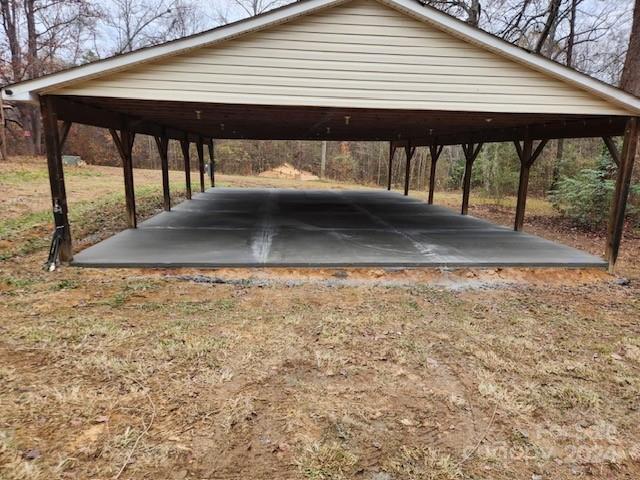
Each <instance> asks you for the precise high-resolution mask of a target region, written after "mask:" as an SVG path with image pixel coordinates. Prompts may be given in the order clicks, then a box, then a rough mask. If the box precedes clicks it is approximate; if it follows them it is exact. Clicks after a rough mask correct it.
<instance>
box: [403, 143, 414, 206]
mask: <svg viewBox="0 0 640 480" xmlns="http://www.w3.org/2000/svg"><path fill="white" fill-rule="evenodd" d="M404 153H405V157H406V162H405V168H404V196H405V197H406V196H407V195H409V184H410V183H411V159H412V158H413V155H414V154H415V153H416V147H412V146H411V143H409V144H408V145H407V146H406V147H404Z"/></svg>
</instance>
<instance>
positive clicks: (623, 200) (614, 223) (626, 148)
mask: <svg viewBox="0 0 640 480" xmlns="http://www.w3.org/2000/svg"><path fill="white" fill-rule="evenodd" d="M639 134H640V120H639V119H638V118H636V117H633V118H630V119H629V121H628V122H627V128H626V130H625V135H624V145H623V147H622V155H621V156H620V167H619V168H618V175H617V178H616V189H615V192H614V195H613V202H612V207H611V215H610V218H609V229H608V235H607V251H606V259H607V260H608V261H609V272H610V273H613V272H614V270H615V265H616V262H617V260H618V253H619V251H620V243H621V241H622V235H623V233H624V220H625V211H626V207H627V200H628V198H629V190H630V186H631V176H632V174H633V165H634V163H635V158H636V155H637V152H638V135H639Z"/></svg>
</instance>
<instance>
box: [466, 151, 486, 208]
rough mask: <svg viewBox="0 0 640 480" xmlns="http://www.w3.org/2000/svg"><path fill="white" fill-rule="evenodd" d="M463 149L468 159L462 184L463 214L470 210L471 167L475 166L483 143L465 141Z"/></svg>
mask: <svg viewBox="0 0 640 480" xmlns="http://www.w3.org/2000/svg"><path fill="white" fill-rule="evenodd" d="M462 150H463V151H464V158H465V160H466V164H465V168H464V181H463V184H462V215H466V214H467V212H468V211H469V194H470V192H471V169H472V168H473V162H475V161H476V158H478V155H479V154H480V150H482V143H478V144H473V143H463V144H462Z"/></svg>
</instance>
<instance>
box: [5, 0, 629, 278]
mask: <svg viewBox="0 0 640 480" xmlns="http://www.w3.org/2000/svg"><path fill="white" fill-rule="evenodd" d="M3 98H4V99H5V100H8V101H24V102H38V103H39V104H40V107H41V111H42V116H43V120H44V129H45V139H46V147H47V157H48V165H49V172H50V181H51V191H52V203H53V208H54V218H55V223H56V227H57V231H58V232H59V235H60V238H61V249H60V256H61V259H62V260H63V261H69V260H71V259H72V244H71V232H70V229H69V224H68V219H67V200H66V195H65V185H64V175H63V168H62V161H61V149H62V146H63V144H64V141H65V139H66V137H67V135H68V133H69V129H70V127H71V125H72V124H73V123H81V124H87V125H93V126H97V127H103V128H108V129H110V130H111V133H112V135H113V139H114V142H115V144H116V146H117V149H118V151H119V153H120V156H121V158H122V163H123V167H124V179H125V193H126V200H127V201H126V205H127V212H128V219H129V227H131V228H135V227H136V213H135V195H134V185H133V172H132V160H133V159H132V158H131V155H132V154H131V152H132V146H133V142H134V140H135V136H136V134H147V135H152V136H154V137H155V138H156V142H157V145H158V149H159V155H160V158H161V160H162V162H161V163H162V167H163V177H162V178H163V190H164V199H165V200H164V207H165V210H170V209H171V199H170V192H169V183H168V171H167V169H168V165H167V158H166V157H167V145H168V142H169V141H170V140H176V141H179V142H181V145H182V151H183V155H184V164H185V172H186V184H187V195H188V197H190V195H191V185H190V175H189V172H190V158H189V146H190V144H191V143H195V144H196V145H197V146H198V148H197V151H198V162H199V170H200V188H201V190H203V191H204V186H205V185H204V184H205V179H204V163H205V158H204V156H205V154H204V147H205V146H208V147H209V158H208V161H209V162H210V167H211V168H210V172H211V175H212V176H211V179H210V181H211V185H212V186H213V184H214V178H213V166H214V158H213V141H214V140H213V139H254V140H258V139H261V140H294V139H305V140H353V141H356V140H358V141H388V142H389V143H390V157H389V164H390V167H391V162H392V161H393V158H394V154H395V153H396V151H397V150H401V151H404V153H405V162H406V172H407V173H406V181H405V194H407V193H408V188H409V171H410V168H409V164H410V161H411V158H412V156H413V154H414V152H415V149H416V148H418V147H428V148H429V150H430V152H431V158H432V168H431V179H430V188H429V203H432V202H433V189H434V178H435V175H434V173H435V168H436V164H437V160H438V158H439V156H440V154H441V152H442V148H443V147H444V146H449V145H460V146H461V147H462V148H463V151H464V154H465V158H466V170H465V176H464V191H463V202H462V214H463V215H466V213H467V209H468V205H469V193H470V186H471V171H472V167H473V163H474V160H475V159H476V158H477V156H478V154H479V152H480V150H481V148H482V145H483V144H485V143H489V142H512V143H513V144H514V146H515V148H516V151H517V153H518V155H519V158H520V160H521V174H520V182H519V189H518V203H517V208H516V219H515V222H514V229H515V230H516V231H520V230H521V229H522V226H523V221H524V213H525V204H526V194H527V184H528V177H529V170H530V168H531V166H532V165H533V163H534V161H535V160H536V158H537V157H538V156H539V155H540V153H541V152H542V149H543V148H544V146H545V144H546V143H547V142H548V141H549V140H552V139H562V138H587V137H598V138H602V139H604V141H605V143H606V145H607V147H608V148H609V150H610V152H611V154H612V156H613V158H614V160H615V161H616V163H617V164H618V174H617V181H616V191H615V195H614V201H613V204H612V207H611V217H610V224H609V231H608V239H607V246H606V247H607V248H606V259H607V260H608V261H609V265H610V268H613V265H614V264H615V261H616V259H617V256H618V250H619V246H620V241H621V237H622V231H623V224H624V210H625V205H626V201H627V197H628V193H629V186H630V181H631V174H632V169H633V163H634V159H635V156H636V150H637V143H638V119H637V116H638V115H639V114H640V99H638V98H636V97H634V96H632V95H629V94H627V93H625V92H623V91H621V90H619V89H617V88H615V87H612V86H610V85H607V84H605V83H602V82H600V81H598V80H595V79H593V78H591V77H588V76H586V75H583V74H581V73H579V72H576V71H575V70H572V69H569V68H566V67H564V66H562V65H560V64H557V63H555V62H553V61H550V60H548V59H545V58H543V57H541V56H539V55H535V54H532V53H530V52H528V51H526V50H523V49H521V48H519V47H517V46H514V45H511V44H509V43H507V42H504V41H503V40H501V39H499V38H497V37H494V36H492V35H490V34H488V33H486V32H484V31H482V30H479V29H476V28H473V27H471V26H469V25H467V24H465V23H463V22H460V21H458V20H456V19H454V18H452V17H450V16H449V15H446V14H443V13H442V12H439V11H438V10H436V9H433V8H430V7H426V6H424V5H422V4H420V3H419V2H417V1H415V0H303V1H300V2H297V3H293V4H291V5H288V6H285V7H282V8H279V9H276V10H273V11H270V12H268V13H265V14H263V15H259V16H257V17H253V18H249V19H246V20H243V21H240V22H236V23H232V24H229V25H225V26H222V27H219V28H216V29H213V30H210V31H207V32H204V33H201V34H198V35H194V36H191V37H186V38H183V39H179V40H176V41H173V42H169V43H166V44H162V45H158V46H155V47H150V48H146V49H142V50H139V51H136V52H133V53H129V54H126V55H120V56H116V57H112V58H109V59H106V60H102V61H98V62H94V63H90V64H87V65H83V66H80V67H76V68H73V69H69V70H65V71H61V72H58V73H54V74H51V75H47V76H44V77H41V78H38V79H33V80H29V81H25V82H22V83H20V84H16V85H11V86H9V87H6V88H5V89H3ZM616 136H624V142H623V146H622V148H621V149H618V147H617V144H616V142H615V141H614V139H613V137H616ZM390 171H391V169H390ZM389 188H390V185H389Z"/></svg>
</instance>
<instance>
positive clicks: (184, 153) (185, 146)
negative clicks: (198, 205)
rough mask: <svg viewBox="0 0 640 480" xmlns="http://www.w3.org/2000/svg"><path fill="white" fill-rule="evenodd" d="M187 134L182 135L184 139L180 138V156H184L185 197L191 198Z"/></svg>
mask: <svg viewBox="0 0 640 480" xmlns="http://www.w3.org/2000/svg"><path fill="white" fill-rule="evenodd" d="M190 145H191V144H190V143H189V135H186V134H185V136H184V140H180V147H181V148H182V156H183V157H184V180H185V185H186V189H187V199H189V200H191V159H190V158H189V147H190Z"/></svg>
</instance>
